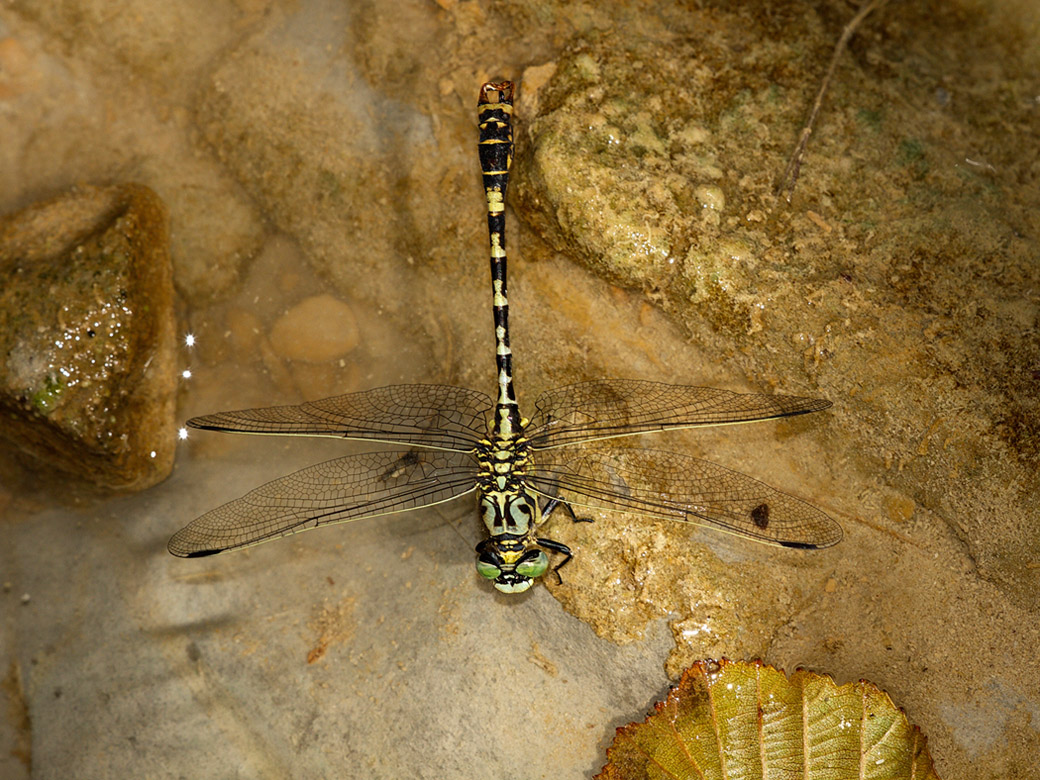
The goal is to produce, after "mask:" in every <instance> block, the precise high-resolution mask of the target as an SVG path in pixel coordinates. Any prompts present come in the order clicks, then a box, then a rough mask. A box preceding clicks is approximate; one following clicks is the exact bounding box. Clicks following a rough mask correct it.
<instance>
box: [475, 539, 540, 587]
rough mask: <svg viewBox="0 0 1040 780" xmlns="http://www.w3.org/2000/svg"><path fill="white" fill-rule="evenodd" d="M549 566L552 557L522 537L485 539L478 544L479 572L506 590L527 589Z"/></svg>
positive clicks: (496, 585)
mask: <svg viewBox="0 0 1040 780" xmlns="http://www.w3.org/2000/svg"><path fill="white" fill-rule="evenodd" d="M548 568H549V557H548V556H547V555H546V554H545V552H544V551H543V550H541V549H540V548H538V547H533V546H532V547H528V546H527V545H526V544H525V543H524V542H523V540H521V539H515V538H514V539H501V538H498V539H494V538H493V539H485V540H484V541H483V542H481V543H480V544H478V545H477V573H478V574H480V576H481V577H485V578H487V579H489V580H493V581H494V584H495V589H496V590H499V591H501V592H502V593H523V592H524V591H525V590H527V589H528V588H530V587H531V585H533V584H534V580H535V579H537V578H538V577H541V576H542V575H543V574H545V572H546V570H547V569H548Z"/></svg>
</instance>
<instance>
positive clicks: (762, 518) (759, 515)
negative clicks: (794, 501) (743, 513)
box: [751, 504, 769, 528]
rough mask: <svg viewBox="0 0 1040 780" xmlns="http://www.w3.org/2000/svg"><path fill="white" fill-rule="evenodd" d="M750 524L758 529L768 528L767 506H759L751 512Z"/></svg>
mask: <svg viewBox="0 0 1040 780" xmlns="http://www.w3.org/2000/svg"><path fill="white" fill-rule="evenodd" d="M751 522H752V523H754V524H755V525H756V526H758V527H759V528H768V527H769V504H759V505H758V506H756V507H755V508H754V509H752V510H751Z"/></svg>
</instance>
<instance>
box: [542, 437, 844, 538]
mask: <svg viewBox="0 0 1040 780" xmlns="http://www.w3.org/2000/svg"><path fill="white" fill-rule="evenodd" d="M528 481H529V484H530V485H531V486H532V487H533V488H534V489H535V490H537V491H538V492H539V493H542V494H544V495H547V496H550V497H552V496H557V495H559V496H560V497H561V498H562V499H563V500H564V501H566V502H568V503H570V504H574V505H578V506H587V507H592V508H595V509H607V510H616V511H622V512H635V513H640V514H648V515H654V516H656V517H665V518H669V519H672V520H682V521H685V522H688V523H693V524H695V525H702V526H706V527H709V528H715V529H719V530H722V531H728V532H730V533H734V534H738V535H740V536H746V537H749V538H751V539H755V540H756V541H759V542H766V543H768V544H777V545H781V546H783V547H800V548H806V549H812V548H817V547H830V546H831V545H833V544H837V543H838V542H840V541H841V538H842V531H841V526H839V525H838V524H837V523H836V522H834V521H833V520H831V518H829V517H828V516H827V515H825V514H824V513H823V512H821V511H820V510H819V509H817V508H816V507H814V506H811V505H810V504H807V503H805V502H804V501H801V500H799V499H797V498H795V497H794V496H789V495H787V494H786V493H781V492H780V491H779V490H776V489H775V488H771V487H769V485H766V484H764V483H762V482H759V481H758V480H756V479H752V478H751V477H748V476H746V475H744V474H741V473H739V472H736V471H730V470H729V469H726V468H723V467H722V466H718V465H716V464H714V463H710V462H708V461H705V460H698V459H697V458H691V457H690V456H688V455H679V454H677V453H674V452H662V451H660V450H644V449H621V448H579V449H561V450H551V451H549V452H546V453H540V454H539V455H538V457H537V459H536V460H535V469H534V475H533V476H532V477H529V480H528Z"/></svg>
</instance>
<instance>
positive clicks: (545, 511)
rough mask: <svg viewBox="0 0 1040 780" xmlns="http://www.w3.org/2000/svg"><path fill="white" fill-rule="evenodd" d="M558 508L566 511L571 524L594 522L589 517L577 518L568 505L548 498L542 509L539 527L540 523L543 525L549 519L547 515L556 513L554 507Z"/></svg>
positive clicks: (561, 500)
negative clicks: (560, 507)
mask: <svg viewBox="0 0 1040 780" xmlns="http://www.w3.org/2000/svg"><path fill="white" fill-rule="evenodd" d="M559 506H562V507H563V508H564V509H566V510H567V514H569V515H570V516H571V522H572V523H591V522H594V521H593V519H592V518H591V517H578V516H577V515H576V514H574V508H573V507H571V505H570V504H568V503H567V502H566V501H564V500H563V499H562V498H550V499H549V501H548V503H547V504H546V505H545V506H544V507H542V519H541V522H540V523H539V525H541V523H544V522H545V521H546V520H548V519H549V515H551V514H552V513H553V512H555V511H556V507H559Z"/></svg>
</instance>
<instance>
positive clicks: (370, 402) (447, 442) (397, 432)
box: [188, 385, 493, 452]
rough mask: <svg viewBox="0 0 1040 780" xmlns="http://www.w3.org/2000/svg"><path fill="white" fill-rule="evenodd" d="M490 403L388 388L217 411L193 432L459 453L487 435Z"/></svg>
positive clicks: (439, 390) (464, 394) (453, 391)
mask: <svg viewBox="0 0 1040 780" xmlns="http://www.w3.org/2000/svg"><path fill="white" fill-rule="evenodd" d="M492 406H493V404H492V402H491V399H490V398H489V397H488V396H487V395H485V394H484V393H480V392H477V391H476V390H467V389H466V388H464V387H450V386H448V385H392V386H390V387H378V388H375V389H374V390H365V391H363V392H360V393H349V394H347V395H337V396H333V397H332V398H324V399H322V400H320V401H309V402H307V403H304V404H300V405H298V406H270V407H266V408H263V409H241V410H239V411H232V412H218V413H216V414H207V415H205V416H203V417H193V418H192V419H190V420H188V425H189V426H191V427H192V428H203V429H205V430H211V431H227V432H232V433H263V434H274V435H295V436H333V437H338V438H343V439H357V440H363V441H377V442H388V443H395V444H409V445H412V446H416V447H432V448H435V449H441V450H452V451H456V452H463V451H467V450H470V449H472V448H473V446H474V445H475V444H476V442H477V441H479V440H480V439H482V438H484V436H485V435H486V433H487V415H488V413H489V412H490V410H491V408H492Z"/></svg>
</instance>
